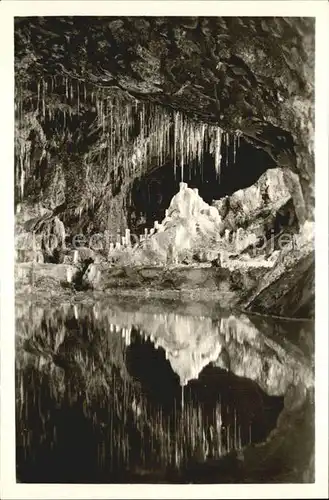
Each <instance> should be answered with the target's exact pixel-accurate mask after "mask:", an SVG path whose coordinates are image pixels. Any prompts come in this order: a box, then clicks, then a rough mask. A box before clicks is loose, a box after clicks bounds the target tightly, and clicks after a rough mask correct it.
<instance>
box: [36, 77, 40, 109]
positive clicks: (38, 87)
mask: <svg viewBox="0 0 329 500" xmlns="http://www.w3.org/2000/svg"><path fill="white" fill-rule="evenodd" d="M37 92H38V100H37V111H39V106H40V80H39V81H38V85H37Z"/></svg>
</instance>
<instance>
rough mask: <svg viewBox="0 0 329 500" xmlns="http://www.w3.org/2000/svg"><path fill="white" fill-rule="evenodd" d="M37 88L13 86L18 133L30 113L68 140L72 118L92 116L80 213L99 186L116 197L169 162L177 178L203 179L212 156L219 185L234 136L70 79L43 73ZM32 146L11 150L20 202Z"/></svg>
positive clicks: (236, 141) (236, 140)
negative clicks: (85, 189) (91, 139)
mask: <svg viewBox="0 0 329 500" xmlns="http://www.w3.org/2000/svg"><path fill="white" fill-rule="evenodd" d="M34 85H35V89H33V90H34V92H33V90H32V91H31V89H22V88H20V87H16V96H15V100H16V120H17V125H18V127H17V128H18V131H19V130H21V129H22V128H24V122H25V121H26V116H27V113H30V114H31V115H33V116H34V119H35V121H38V123H39V128H40V129H41V130H42V127H44V126H45V125H46V124H48V126H49V123H51V122H52V123H53V125H52V126H53V130H54V127H55V132H54V135H56V134H57V135H58V136H59V139H60V141H62V142H64V141H67V140H69V141H70V140H72V134H73V133H74V131H75V130H76V128H77V125H76V123H78V122H75V125H72V116H75V117H78V119H79V117H81V116H82V115H83V113H84V112H86V111H88V112H92V113H94V121H93V122H92V123H90V125H89V129H90V134H89V135H92V134H96V137H97V139H96V140H95V141H94V143H93V144H91V145H90V148H89V150H88V152H87V153H85V155H84V164H85V172H86V185H87V186H88V192H89V195H90V196H88V194H87V197H86V198H87V199H86V207H85V208H88V207H90V206H93V205H94V201H95V197H97V196H99V195H100V194H101V192H102V189H104V186H107V189H108V186H109V185H111V188H112V189H111V191H112V194H113V192H114V191H115V190H117V186H120V187H122V186H124V185H126V184H127V183H128V184H129V183H130V182H131V181H132V180H133V179H134V178H136V177H140V176H142V175H143V174H145V173H147V172H149V171H150V170H152V169H154V168H157V167H158V166H161V165H164V164H167V163H168V164H171V165H172V166H173V169H174V173H175V178H177V179H180V180H188V179H190V178H191V175H192V173H193V171H194V172H195V171H196V169H200V172H201V177H202V178H203V164H204V157H205V154H206V153H207V154H210V155H212V156H213V158H214V166H215V169H216V173H217V178H218V181H219V182H220V176H221V168H222V164H223V162H225V164H226V165H227V166H228V164H229V162H230V154H229V152H230V145H233V152H234V153H233V161H234V162H235V159H236V151H237V147H238V145H239V134H238V133H236V134H229V133H228V132H224V131H223V130H222V129H221V128H220V127H218V126H216V125H210V124H208V123H202V122H198V121H195V120H193V119H191V118H190V117H188V116H186V115H184V114H183V113H181V112H180V111H173V110H169V109H166V108H164V107H162V106H159V105H157V104H153V103H150V102H144V101H139V100H136V99H134V98H132V97H130V96H127V95H126V94H125V93H123V92H121V91H118V90H117V89H110V90H109V89H102V88H97V87H94V86H91V85H90V84H86V83H85V82H82V81H79V80H77V79H73V78H70V77H67V76H57V77H55V76H48V77H45V78H42V79H40V80H39V81H37V82H35V83H34ZM40 124H42V127H41V125H40ZM18 133H19V132H18ZM42 133H43V132H42ZM22 144H23V145H22ZM29 149H30V146H29V145H27V143H26V141H25V144H24V141H23V142H22V141H21V146H20V147H19V148H18V150H17V152H16V184H17V187H18V191H19V193H20V197H21V198H23V196H24V184H25V182H26V179H27V178H28V176H29V173H30V170H31V168H30V162H31V159H30V154H29ZM119 189H120V188H119ZM88 198H90V199H88Z"/></svg>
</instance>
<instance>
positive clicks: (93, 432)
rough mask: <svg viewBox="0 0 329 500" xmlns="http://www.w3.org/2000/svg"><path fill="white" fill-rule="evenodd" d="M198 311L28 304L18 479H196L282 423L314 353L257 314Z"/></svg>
mask: <svg viewBox="0 0 329 500" xmlns="http://www.w3.org/2000/svg"><path fill="white" fill-rule="evenodd" d="M191 310H193V311H194V312H195V315H194V316H192V315H191ZM191 310H189V308H188V306H182V307H181V308H180V307H179V306H176V308H175V309H174V310H173V308H172V307H171V306H170V304H167V305H166V304H161V306H159V305H154V304H152V303H148V304H133V305H128V304H127V302H126V303H125V305H124V306H122V304H119V303H112V304H111V305H108V304H103V303H96V304H92V305H88V306H87V305H81V304H75V305H74V306H72V305H64V306H62V307H61V308H59V309H50V308H49V309H42V308H38V307H36V306H27V305H26V304H24V305H19V304H17V306H16V411H17V414H18V415H19V419H17V475H18V480H21V481H23V482H38V481H39V482H65V481H66V482H85V481H86V482H88V481H89V482H129V481H130V482H134V481H135V482H140V481H141V482H143V481H146V482H154V481H155V482H158V481H160V482H161V481H162V482H167V481H177V482H185V481H187V476H188V473H189V471H191V470H192V469H193V467H194V466H195V464H209V463H210V462H209V461H212V460H215V461H216V460H219V459H221V457H225V456H229V455H231V453H233V452H234V453H241V452H242V450H243V449H244V448H245V447H246V446H248V445H249V444H250V443H260V442H263V441H264V440H265V439H266V436H267V435H268V434H269V433H270V432H271V430H272V432H275V431H273V429H274V428H275V426H276V423H277V417H278V415H279V413H280V412H281V411H282V409H283V396H285V395H286V393H287V392H288V393H289V391H290V390H291V389H290V388H291V387H292V386H294V387H295V386H296V387H303V388H305V390H304V389H303V390H304V392H303V391H302V396H301V398H302V400H303V398H304V399H305V394H304V393H305V391H307V389H308V388H311V387H312V384H313V373H312V366H311V361H310V360H309V358H308V357H307V356H306V355H305V353H303V351H302V350H300V349H298V348H297V347H296V346H295V345H294V344H293V343H290V342H289V340H286V341H285V345H284V346H282V345H280V343H279V342H277V341H276V340H274V339H272V338H271V336H269V335H268V332H264V333H262V332H261V331H260V330H259V329H258V328H257V327H256V326H255V324H254V323H253V322H252V320H251V319H250V318H249V317H247V316H246V315H240V314H239V315H236V316H233V315H231V316H230V315H228V314H227V313H226V314H224V313H223V312H221V313H218V312H216V313H215V312H214V311H208V314H206V309H205V308H204V307H201V306H200V307H194V308H192V307H191ZM197 313H198V314H197ZM294 328H296V324H295V325H294ZM306 328H307V326H305V325H304V333H305V329H306ZM265 333H266V334H267V335H265ZM288 399H289V398H288ZM288 399H287V401H288ZM290 399H291V405H292V406H293V404H294V401H295V399H294V397H292V398H290ZM285 405H286V399H285ZM191 468H192V469H191ZM216 477H217V476H216ZM223 480H224V479H223ZM210 482H212V481H210Z"/></svg>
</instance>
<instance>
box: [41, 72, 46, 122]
mask: <svg viewBox="0 0 329 500" xmlns="http://www.w3.org/2000/svg"><path fill="white" fill-rule="evenodd" d="M45 91H46V89H45V81H44V80H43V79H42V116H43V118H45V117H46V95H45Z"/></svg>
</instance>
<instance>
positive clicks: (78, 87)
mask: <svg viewBox="0 0 329 500" xmlns="http://www.w3.org/2000/svg"><path fill="white" fill-rule="evenodd" d="M77 100H78V116H79V114H80V82H79V80H78V81H77Z"/></svg>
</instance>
